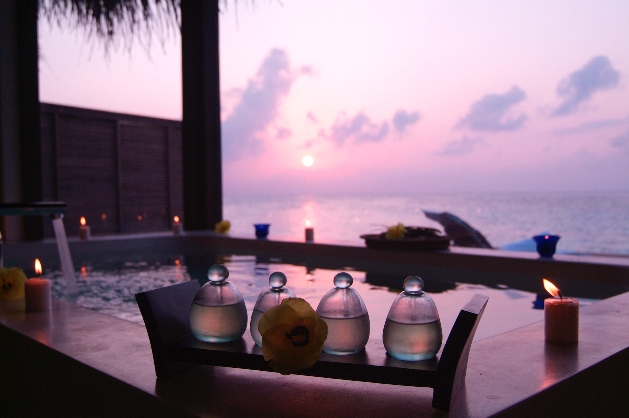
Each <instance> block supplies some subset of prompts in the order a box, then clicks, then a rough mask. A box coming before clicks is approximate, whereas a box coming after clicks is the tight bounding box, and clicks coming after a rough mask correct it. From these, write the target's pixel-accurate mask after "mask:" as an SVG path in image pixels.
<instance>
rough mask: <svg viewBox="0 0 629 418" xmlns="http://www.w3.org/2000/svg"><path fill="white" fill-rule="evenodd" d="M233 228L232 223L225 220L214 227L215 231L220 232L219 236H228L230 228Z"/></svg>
mask: <svg viewBox="0 0 629 418" xmlns="http://www.w3.org/2000/svg"><path fill="white" fill-rule="evenodd" d="M231 226H232V224H231V222H229V221H226V220H223V221H220V222H217V223H216V225H214V231H216V232H218V233H219V234H226V233H228V232H229V228H231Z"/></svg>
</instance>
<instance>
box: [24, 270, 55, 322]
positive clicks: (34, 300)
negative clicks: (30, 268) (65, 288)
mask: <svg viewBox="0 0 629 418" xmlns="http://www.w3.org/2000/svg"><path fill="white" fill-rule="evenodd" d="M35 273H37V277H33V278H30V279H28V280H26V282H24V299H25V304H26V310H27V311H48V310H50V306H51V305H52V296H51V283H50V280H48V279H44V278H42V277H40V276H41V273H42V267H41V263H40V262H39V259H38V258H37V259H35Z"/></svg>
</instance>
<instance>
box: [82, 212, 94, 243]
mask: <svg viewBox="0 0 629 418" xmlns="http://www.w3.org/2000/svg"><path fill="white" fill-rule="evenodd" d="M91 236H92V229H91V228H90V227H89V225H87V221H86V220H85V216H81V227H80V228H79V239H80V240H81V241H87V240H88V239H90V238H91Z"/></svg>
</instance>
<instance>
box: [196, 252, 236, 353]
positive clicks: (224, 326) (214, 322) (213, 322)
mask: <svg viewBox="0 0 629 418" xmlns="http://www.w3.org/2000/svg"><path fill="white" fill-rule="evenodd" d="M207 277H208V279H210V281H209V282H207V283H206V284H204V285H203V286H201V289H199V291H198V292H197V294H196V295H195V297H194V300H193V302H192V306H191V307H190V330H191V331H192V334H194V336H195V337H196V338H197V339H198V340H201V341H205V342H210V343H224V342H228V341H234V340H237V339H238V338H240V337H242V335H243V334H244V333H245V330H246V329H247V308H246V307H245V300H244V299H243V297H242V295H241V294H240V292H239V291H238V289H236V287H235V286H234V285H233V284H232V283H231V282H228V281H227V277H229V270H227V267H225V266H224V265H222V264H214V265H213V266H212V267H210V269H209V270H208V272H207Z"/></svg>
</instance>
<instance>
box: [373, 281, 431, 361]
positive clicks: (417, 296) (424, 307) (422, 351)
mask: <svg viewBox="0 0 629 418" xmlns="http://www.w3.org/2000/svg"><path fill="white" fill-rule="evenodd" d="M423 288H424V281H423V280H422V279H421V278H419V277H417V276H410V277H407V278H406V280H404V291H403V292H402V293H400V294H399V295H398V297H397V298H396V299H395V301H393V304H392V305H391V309H389V314H388V315H387V320H386V322H385V323H384V330H383V331H382V340H383V343H384V348H385V349H386V350H387V354H388V355H389V356H391V357H393V358H395V359H397V360H404V361H418V360H428V359H431V358H433V357H434V356H436V355H437V353H438V352H439V349H440V348H441V341H442V338H443V336H442V331H441V321H440V320H439V313H438V312H437V306H436V305H435V302H434V301H433V300H432V298H431V297H430V296H429V295H428V294H427V293H425V292H423Z"/></svg>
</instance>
